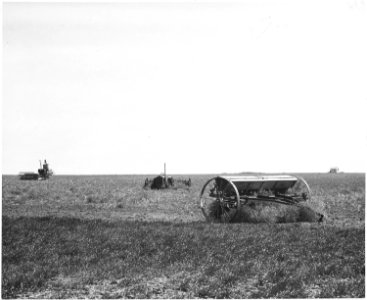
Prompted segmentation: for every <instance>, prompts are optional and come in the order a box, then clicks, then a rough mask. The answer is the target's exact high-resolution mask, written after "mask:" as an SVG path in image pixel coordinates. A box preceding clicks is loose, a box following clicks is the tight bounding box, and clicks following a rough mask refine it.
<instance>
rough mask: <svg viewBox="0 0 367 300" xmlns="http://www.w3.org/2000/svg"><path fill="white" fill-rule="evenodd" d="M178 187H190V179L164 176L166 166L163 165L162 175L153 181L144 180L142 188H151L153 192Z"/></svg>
mask: <svg viewBox="0 0 367 300" xmlns="http://www.w3.org/2000/svg"><path fill="white" fill-rule="evenodd" d="M178 186H186V187H190V186H191V178H189V179H183V178H176V179H174V178H173V177H172V176H167V175H166V164H164V174H163V175H159V176H156V177H154V178H153V179H149V178H146V179H145V182H144V188H151V189H153V190H160V189H167V188H172V187H178Z"/></svg>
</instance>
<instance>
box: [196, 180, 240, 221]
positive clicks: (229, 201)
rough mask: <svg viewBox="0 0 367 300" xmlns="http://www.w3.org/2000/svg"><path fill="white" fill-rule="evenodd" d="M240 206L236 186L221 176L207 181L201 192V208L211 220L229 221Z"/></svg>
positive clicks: (208, 219)
mask: <svg viewBox="0 0 367 300" xmlns="http://www.w3.org/2000/svg"><path fill="white" fill-rule="evenodd" d="M239 206H240V196H239V194H238V191H237V188H236V186H235V185H234V184H233V183H232V182H230V181H228V180H226V179H224V178H221V177H215V178H212V179H210V180H208V181H207V183H206V184H205V185H204V187H203V189H202V190H201V193H200V208H201V210H202V212H203V214H204V216H205V218H206V219H207V221H209V222H218V223H229V222H230V221H231V220H232V219H233V218H234V217H235V215H236V213H237V210H238V208H239Z"/></svg>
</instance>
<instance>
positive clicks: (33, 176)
mask: <svg viewBox="0 0 367 300" xmlns="http://www.w3.org/2000/svg"><path fill="white" fill-rule="evenodd" d="M52 175H53V171H52V170H51V169H49V167H48V163H47V161H46V160H45V161H44V163H43V165H42V163H41V161H40V168H39V169H38V173H34V172H22V173H20V174H19V179H20V180H46V179H49V178H50V177H51V176H52Z"/></svg>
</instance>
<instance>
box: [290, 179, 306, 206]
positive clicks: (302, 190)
mask: <svg viewBox="0 0 367 300" xmlns="http://www.w3.org/2000/svg"><path fill="white" fill-rule="evenodd" d="M295 177H297V179H298V180H297V182H296V184H295V185H294V186H293V187H291V188H290V189H288V193H294V194H297V195H299V196H301V197H302V198H303V200H302V201H309V200H311V189H310V187H309V185H308V184H307V182H306V180H304V179H303V178H302V177H300V176H295Z"/></svg>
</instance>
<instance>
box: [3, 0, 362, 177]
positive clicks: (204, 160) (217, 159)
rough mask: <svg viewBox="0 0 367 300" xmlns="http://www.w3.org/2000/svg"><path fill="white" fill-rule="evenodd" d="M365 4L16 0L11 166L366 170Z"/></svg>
mask: <svg viewBox="0 0 367 300" xmlns="http://www.w3.org/2000/svg"><path fill="white" fill-rule="evenodd" d="M366 9H367V8H366V3H365V1H364V0H318V1H315V0H289V1H288V0H279V1H276V0H257V1H255V0H244V1H241V2H229V1H219V2H218V1H217V2H210V1H200V0H199V1H180V2H179V1H163V2H155V1H149V2H139V1H132V2H127V1H126V2H115V3H109V4H107V3H106V4H103V3H94V2H90V3H88V2H82V3H67V2H64V3H52V2H41V3H33V2H25V3H16V2H4V4H3V43H2V44H3V47H2V52H3V63H2V76H3V81H2V85H3V87H2V173H3V174H17V173H19V172H22V171H36V170H37V168H38V166H39V160H41V159H42V160H43V159H47V160H48V162H49V164H50V167H51V168H52V169H53V170H54V171H55V173H56V174H156V173H161V172H162V171H163V164H164V162H166V164H167V172H168V173H171V174H195V173H211V174H213V173H214V174H215V173H222V172H227V173H235V172H246V171H249V172H279V173H283V172H327V171H328V170H329V169H330V168H331V167H339V169H340V170H341V171H344V172H365V170H366V153H367V151H366V150H367V147H366V146H367V131H366V129H367V126H366V125H367V124H366V119H367V118H366V111H367V110H366V103H367V89H366V87H367V56H366V53H367V39H366V37H367V18H366V12H367V10H366Z"/></svg>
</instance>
